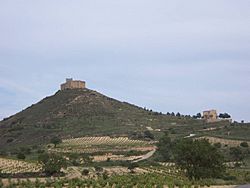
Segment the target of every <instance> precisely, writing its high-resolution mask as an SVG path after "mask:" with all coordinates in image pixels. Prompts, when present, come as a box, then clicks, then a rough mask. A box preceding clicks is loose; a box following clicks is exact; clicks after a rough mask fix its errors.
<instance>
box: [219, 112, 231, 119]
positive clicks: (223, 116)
mask: <svg viewBox="0 0 250 188" xmlns="http://www.w3.org/2000/svg"><path fill="white" fill-rule="evenodd" d="M219 118H222V119H226V118H231V116H230V115H229V114H228V113H223V114H219Z"/></svg>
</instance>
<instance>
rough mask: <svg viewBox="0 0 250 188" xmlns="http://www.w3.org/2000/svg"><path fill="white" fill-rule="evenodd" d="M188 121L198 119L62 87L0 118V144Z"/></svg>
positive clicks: (131, 132) (115, 132)
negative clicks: (158, 111) (14, 112)
mask: <svg viewBox="0 0 250 188" xmlns="http://www.w3.org/2000/svg"><path fill="white" fill-rule="evenodd" d="M190 124H192V125H194V124H198V125H200V124H201V121H199V120H195V119H192V118H180V117H175V116H167V115H163V114H161V113H157V112H153V111H151V110H150V111H149V110H146V109H144V108H141V107H138V106H135V105H132V104H129V103H126V102H120V101H118V100H115V99H112V98H109V97H106V96H104V95H102V94H100V93H98V92H96V91H93V90H89V89H80V90H78V89H74V90H64V91H58V92H56V93H55V95H53V96H50V97H46V98H44V99H43V100H41V101H40V102H38V103H37V104H34V105H31V106H30V107H28V108H27V109H25V110H23V111H21V112H20V113H17V114H15V115H13V116H11V117H9V118H5V119H4V120H3V121H1V122H0V147H1V149H6V148H8V149H10V148H13V147H17V146H21V145H25V146H27V145H35V144H44V143H48V142H49V140H50V138H51V137H53V136H55V135H56V136H60V137H62V138H72V137H81V136H101V135H105V136H118V135H131V136H134V137H140V136H141V135H140V134H141V133H142V132H143V131H145V130H147V129H146V127H151V128H152V129H162V130H165V129H167V128H169V127H173V126H178V125H179V126H185V125H190ZM31 141H32V142H31Z"/></svg>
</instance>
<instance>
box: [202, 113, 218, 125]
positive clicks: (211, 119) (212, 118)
mask: <svg viewBox="0 0 250 188" xmlns="http://www.w3.org/2000/svg"><path fill="white" fill-rule="evenodd" d="M203 118H204V119H205V120H206V121H207V122H216V121H217V112H216V110H209V111H204V112H203Z"/></svg>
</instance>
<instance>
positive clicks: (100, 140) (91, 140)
mask: <svg viewBox="0 0 250 188" xmlns="http://www.w3.org/2000/svg"><path fill="white" fill-rule="evenodd" d="M154 143H155V142H147V141H143V140H131V139H129V138H128V137H117V138H111V137H109V136H103V137H80V138H72V139H66V140H63V144H65V145H81V146H82V145H85V146H86V145H87V146H89V145H149V144H154Z"/></svg>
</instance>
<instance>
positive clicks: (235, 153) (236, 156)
mask: <svg viewBox="0 0 250 188" xmlns="http://www.w3.org/2000/svg"><path fill="white" fill-rule="evenodd" d="M229 150H230V152H229V154H230V155H231V157H232V159H233V160H234V161H242V160H243V159H244V154H243V152H242V150H241V148H240V147H232V148H230V149H229Z"/></svg>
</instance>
